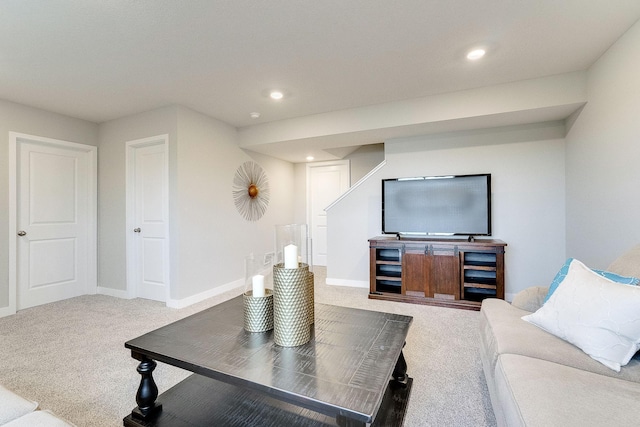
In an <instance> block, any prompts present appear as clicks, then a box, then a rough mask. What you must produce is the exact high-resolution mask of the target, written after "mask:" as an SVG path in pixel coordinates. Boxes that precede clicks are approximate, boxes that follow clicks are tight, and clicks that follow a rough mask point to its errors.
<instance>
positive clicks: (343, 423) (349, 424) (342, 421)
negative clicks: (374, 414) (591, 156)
mask: <svg viewBox="0 0 640 427" xmlns="http://www.w3.org/2000/svg"><path fill="white" fill-rule="evenodd" d="M336 422H337V423H338V426H339V427H367V426H368V425H371V424H368V423H365V422H364V421H356V420H354V419H351V418H347V417H345V416H343V415H338V416H337V417H336Z"/></svg>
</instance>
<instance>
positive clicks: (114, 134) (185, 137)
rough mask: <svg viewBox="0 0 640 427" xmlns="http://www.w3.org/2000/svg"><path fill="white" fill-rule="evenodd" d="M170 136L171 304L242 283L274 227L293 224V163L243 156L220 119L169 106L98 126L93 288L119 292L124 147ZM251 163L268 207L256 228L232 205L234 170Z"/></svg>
mask: <svg viewBox="0 0 640 427" xmlns="http://www.w3.org/2000/svg"><path fill="white" fill-rule="evenodd" d="M160 134H169V199H170V200H169V217H170V242H171V249H170V250H171V267H170V269H171V295H170V297H171V299H172V300H173V301H172V302H171V303H172V304H174V305H177V306H180V305H182V302H181V301H190V302H193V301H197V300H198V299H199V298H201V297H206V296H207V295H211V292H215V288H217V287H220V286H224V285H233V284H237V282H238V281H242V280H243V279H244V258H245V256H247V255H249V254H250V253H255V254H262V253H264V252H268V251H272V250H273V230H274V225H275V224H280V223H284V224H287V223H290V222H292V218H293V215H292V212H293V196H292V193H293V190H292V188H293V165H292V164H291V163H288V162H283V161H280V160H277V159H274V158H272V157H268V156H263V155H259V154H255V153H246V152H245V151H244V150H242V149H240V148H239V147H238V145H237V136H236V130H235V128H233V127H232V126H230V125H228V124H226V123H223V122H221V121H219V120H216V119H213V118H211V117H208V116H205V115H203V114H200V113H197V112H195V111H192V110H189V109H188V108H184V107H179V106H172V107H165V108H160V109H157V110H153V111H150V112H146V113H142V114H137V115H134V116H130V117H125V118H122V119H118V120H114V121H111V122H107V123H104V124H102V125H101V126H100V156H99V166H100V167H99V183H100V184H99V195H100V196H99V199H100V202H99V217H100V227H99V230H100V232H99V241H100V251H99V252H100V255H99V265H100V268H99V277H100V280H99V283H100V286H101V287H102V288H108V289H113V290H116V291H124V290H125V289H126V246H125V243H126V233H127V230H125V224H126V217H125V215H126V209H125V208H126V199H125V195H126V187H125V184H126V182H125V178H126V176H125V175H126V169H125V154H126V150H125V144H126V142H127V141H131V140H135V139H140V138H145V137H150V136H154V135H160ZM252 159H253V160H254V161H256V162H257V163H258V164H260V165H261V166H262V168H263V169H264V170H265V172H266V173H267V176H268V178H269V182H270V187H271V202H270V204H269V208H268V210H267V212H266V214H265V215H264V216H263V217H262V218H261V219H260V220H259V221H256V222H250V221H246V220H245V219H243V218H242V217H241V216H240V214H239V213H238V212H237V211H236V209H235V206H234V204H233V197H232V192H231V191H232V184H233V176H234V174H235V171H236V169H237V168H238V167H239V166H240V165H241V164H242V163H244V162H245V161H248V160H252Z"/></svg>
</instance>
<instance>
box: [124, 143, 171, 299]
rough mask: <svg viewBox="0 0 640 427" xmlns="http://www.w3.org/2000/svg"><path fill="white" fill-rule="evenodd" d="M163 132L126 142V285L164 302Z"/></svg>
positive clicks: (166, 266) (138, 294)
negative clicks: (157, 135)
mask: <svg viewBox="0 0 640 427" xmlns="http://www.w3.org/2000/svg"><path fill="white" fill-rule="evenodd" d="M166 142H167V138H166V136H162V137H154V138H148V139H144V140H138V141H131V142H129V143H128V150H129V151H128V155H129V170H128V172H129V173H128V179H127V192H128V193H129V195H130V197H128V203H127V205H128V206H127V208H128V212H129V214H128V215H129V220H128V221H127V223H128V230H127V236H128V239H127V240H128V242H130V245H129V247H130V253H129V254H128V257H127V259H128V260H129V263H128V266H127V276H128V280H129V283H128V286H127V287H128V289H129V290H130V291H133V295H132V296H135V297H139V298H146V299H152V300H156V301H163V302H166V300H167V294H168V289H169V287H168V281H169V274H168V272H169V244H168V225H169V221H168V212H169V211H168V178H167V174H168V166H167V165H168V163H167V149H166V147H167V143H166Z"/></svg>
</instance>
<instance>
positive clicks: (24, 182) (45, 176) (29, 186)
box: [12, 134, 96, 309]
mask: <svg viewBox="0 0 640 427" xmlns="http://www.w3.org/2000/svg"><path fill="white" fill-rule="evenodd" d="M12 138H15V144H16V145H15V147H16V148H15V149H16V169H17V170H16V207H17V211H16V224H15V228H16V235H17V238H16V282H17V292H16V294H17V309H24V308H28V307H33V306H36V305H40V304H46V303H50V302H54V301H59V300H63V299H67V298H72V297H75V296H79V295H84V294H87V293H95V291H96V287H95V284H96V279H95V263H96V260H95V256H96V249H95V191H96V190H95V182H96V178H95V177H96V175H95V174H96V170H95V155H96V148H95V147H92V146H87V145H83V144H74V143H68V142H65V141H56V140H51V139H47V138H39V137H31V136H27V135H18V134H13V135H12ZM13 141H14V140H13V139H12V142H13Z"/></svg>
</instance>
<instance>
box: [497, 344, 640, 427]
mask: <svg viewBox="0 0 640 427" xmlns="http://www.w3.org/2000/svg"><path fill="white" fill-rule="evenodd" d="M495 381H496V386H495V389H496V393H497V395H498V396H497V397H498V399H497V400H499V401H500V403H501V409H502V412H503V415H504V418H503V422H504V423H505V425H507V426H510V427H511V426H528V427H536V426H540V427H543V426H544V427H547V426H563V427H570V426H576V427H583V426H606V425H609V426H636V425H638V423H639V422H640V421H639V420H640V405H639V404H638V402H640V384H638V383H634V382H629V381H624V380H620V379H616V378H611V377H607V376H603V375H598V374H594V373H592V372H587V371H582V370H579V369H575V368H571V367H568V366H564V365H560V364H557V363H553V362H548V361H545V360H541V359H536V358H532V357H527V356H521V355H516V354H503V355H500V357H499V359H498V362H497V364H496V371H495Z"/></svg>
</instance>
